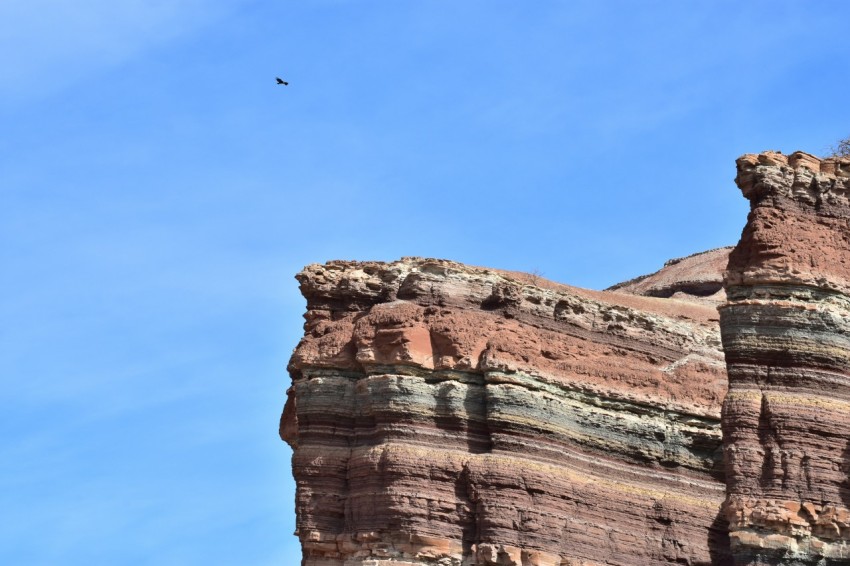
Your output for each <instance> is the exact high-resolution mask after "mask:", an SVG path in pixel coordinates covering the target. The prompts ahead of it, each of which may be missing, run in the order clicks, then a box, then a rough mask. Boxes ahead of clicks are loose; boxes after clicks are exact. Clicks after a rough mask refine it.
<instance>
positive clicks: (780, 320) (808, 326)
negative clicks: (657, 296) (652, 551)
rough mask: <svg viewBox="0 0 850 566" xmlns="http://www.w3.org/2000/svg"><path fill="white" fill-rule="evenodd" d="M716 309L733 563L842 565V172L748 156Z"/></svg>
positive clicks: (848, 369) (845, 524)
mask: <svg viewBox="0 0 850 566" xmlns="http://www.w3.org/2000/svg"><path fill="white" fill-rule="evenodd" d="M737 183H738V185H739V187H740V188H741V190H742V192H743V193H744V196H745V197H747V198H748V199H749V200H750V203H751V212H750V215H749V218H748V221H747V226H746V228H745V229H744V233H743V235H742V237H741V241H740V243H739V244H738V246H737V247H736V248H735V250H734V251H733V252H732V254H731V256H730V259H729V266H728V271H727V273H726V291H727V293H728V298H729V302H728V304H726V305H725V306H723V307H721V310H720V314H721V329H722V335H723V346H724V349H725V351H726V361H727V367H728V373H729V394H728V396H727V397H726V401H725V403H724V407H723V433H724V445H725V459H726V472H727V484H728V500H727V516H728V518H729V521H730V523H731V524H730V531H731V538H732V542H733V545H734V549H735V554H736V556H737V563H738V564H813V565H814V564H818V565H821V564H850V547H848V544H847V542H848V540H850V509H848V506H850V484H848V472H850V426H848V425H849V424H850V419H848V413H850V381H848V377H850V365H848V361H850V300H848V291H850V261H848V258H850V254H848V252H850V200H848V197H850V160H844V161H841V160H825V161H821V160H819V159H817V158H815V157H813V156H810V155H808V154H804V153H795V154H792V155H791V156H788V157H786V156H784V155H781V154H777V153H770V152H769V153H763V154H761V155H757V156H756V155H745V156H743V157H741V158H740V159H739V160H738V177H737Z"/></svg>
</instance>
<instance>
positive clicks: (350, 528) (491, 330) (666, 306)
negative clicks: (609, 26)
mask: <svg viewBox="0 0 850 566" xmlns="http://www.w3.org/2000/svg"><path fill="white" fill-rule="evenodd" d="M298 279H299V281H300V283H301V290H302V292H303V294H304V296H305V297H306V298H307V303H308V304H307V309H308V310H307V314H306V315H305V318H306V324H305V335H304V338H303V339H302V341H301V343H300V344H299V346H298V348H297V349H296V351H295V353H294V354H293V357H292V360H291V363H290V366H289V369H290V373H291V376H292V379H293V387H292V388H291V389H290V392H289V400H288V402H287V406H286V409H285V411H284V415H283V417H282V420H281V435H282V436H283V438H284V439H285V440H287V442H289V443H290V444H291V445H292V446H293V448H294V455H293V473H294V475H295V479H296V482H297V496H296V499H297V501H296V510H297V535H298V536H299V537H300V539H301V541H302V547H303V551H304V564H305V565H307V566H326V565H327V566H330V565H335V566H336V565H340V566H342V565H346V566H348V565H364V566H365V565H369V566H377V565H381V566H383V565H390V564H392V565H424V564H429V565H441V566H449V565H455V566H461V565H515V566H520V565H521V566H531V565H536V566H580V565H581V566H590V565H602V564H605V565H622V566H636V565H641V566H654V565H668V564H691V565H700V564H702V565H708V564H726V563H728V560H729V554H728V539H726V538H725V525H724V523H723V519H722V517H720V516H719V512H720V509H721V504H722V501H723V498H724V494H725V492H724V483H723V472H722V465H721V451H720V446H721V437H720V429H719V410H720V404H721V401H722V399H723V396H724V394H725V389H726V375H725V371H724V369H725V368H724V365H723V360H722V355H721V353H720V350H719V333H718V326H717V313H716V309H715V308H714V307H713V306H708V305H703V304H699V303H695V302H687V301H681V300H676V299H661V298H651V297H644V296H638V295H632V294H625V293H617V292H595V291H586V290H581V289H575V288H572V287H567V286H563V285H558V284H555V283H551V282H547V281H543V280H540V279H538V278H535V277H532V276H527V275H521V274H513V273H508V272H501V271H495V270H487V269H481V268H474V267H469V266H464V265H461V264H457V263H453V262H448V261H441V260H429V259H419V258H407V259H404V260H401V261H398V262H394V263H376V262H364V263H355V262H330V263H328V264H325V265H312V266H309V267H307V268H306V269H305V270H304V271H303V272H302V273H301V274H299V275H298Z"/></svg>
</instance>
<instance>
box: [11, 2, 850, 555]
mask: <svg viewBox="0 0 850 566" xmlns="http://www.w3.org/2000/svg"><path fill="white" fill-rule="evenodd" d="M848 20H850V5H848V4H846V3H845V2H841V1H833V2H830V1H821V2H816V3H811V2H802V1H799V2H783V1H776V0H774V1H770V2H762V1H752V2H737V1H735V2H732V1H728V2H727V1H715V0H712V1H695V0H694V1H677V2H674V1H668V2H651V1H645V2H638V1H633V2H625V1H609V2H603V1H598V0H597V1H590V2H545V1H541V2H534V3H520V2H506V1H492V0H490V1H483V0H482V1H462V2H449V1H422V2H397V1H389V0H387V1H382V2H377V1H362V2H349V1H344V0H336V1H312V2H296V1H265V2H261V1H248V0H245V1H237V0H234V1H218V0H205V1H201V0H167V1H166V0H159V1H157V0H121V1H116V0H76V1H74V2H70V1H69V0H66V1H62V0H52V1H51V0H5V1H4V2H3V3H1V4H0V125H2V133H3V135H2V136H0V195H2V202H1V203H0V204H2V206H0V241H2V246H0V260H2V263H3V266H4V269H3V270H2V278H0V286H2V287H0V291H2V292H0V297H2V298H0V315H2V319H3V321H4V325H3V329H2V335H1V336H2V339H0V375H2V385H3V386H2V389H0V408H2V413H3V416H2V418H0V432H2V435H3V438H4V442H3V443H2V445H0V486H2V489H0V507H1V508H2V509H3V513H2V514H0V563H3V564H59V563H61V564H88V565H90V564H157V565H163V564H180V565H184V564H205V565H206V564H283V565H290V564H297V563H298V561H299V558H298V557H299V548H298V544H297V541H296V539H295V537H293V536H292V532H293V529H294V512H293V497H294V486H293V482H292V476H291V473H290V469H289V458H290V455H291V452H290V451H289V449H288V447H287V446H286V445H285V444H283V443H282V442H281V441H280V439H279V438H278V437H277V420H278V417H279V415H280V410H281V408H282V406H283V402H284V392H285V390H286V388H287V387H288V383H289V378H288V376H287V375H286V372H285V366H286V362H287V359H288V357H289V355H290V353H291V351H292V348H293V347H294V346H295V344H296V343H297V340H298V337H299V334H300V331H301V324H302V322H303V320H302V318H301V314H302V312H303V310H304V301H303V299H301V297H300V295H299V293H298V289H297V284H296V282H295V280H294V279H293V275H294V274H295V273H296V272H297V271H298V270H299V269H300V268H301V267H302V266H303V265H305V264H308V263H313V262H323V261H326V260H329V259H364V260H365V259H379V260H392V259H396V258H398V257H400V256H405V255H420V256H430V257H441V258H449V259H454V260H458V261H462V262H466V263H471V264H475V265H486V266H492V267H500V268H505V269H515V270H524V271H531V270H537V271H539V272H542V273H543V275H544V276H545V277H548V278H550V279H554V280H556V281H561V282H566V283H571V284H576V285H580V286H585V287H591V288H603V287H606V286H608V285H610V284H613V283H615V282H617V281H620V280H624V279H628V278H630V277H633V276H636V275H639V274H641V273H646V272H651V271H654V270H655V269H657V268H659V267H660V266H661V265H662V264H663V262H664V261H665V260H666V259H669V258H671V257H677V256H682V255H687V254H690V253H693V252H697V251H700V250H704V249H708V248H713V247H717V246H723V245H728V244H733V243H735V242H736V240H737V238H738V236H739V234H740V230H741V228H742V227H743V225H744V222H745V217H746V211H747V208H746V203H745V201H744V199H743V198H742V197H741V196H740V194H739V193H738V191H737V189H736V188H735V186H734V183H733V181H732V179H733V178H734V175H735V170H734V160H735V158H736V157H737V156H738V155H740V154H742V153H745V152H757V151H760V150H765V149H780V150H783V151H786V152H790V151H793V150H796V149H803V150H807V151H810V152H813V153H823V152H824V151H825V150H826V149H827V148H828V147H829V146H830V144H832V143H833V142H835V141H836V140H837V139H839V138H841V137H844V136H847V135H850V105H848V104H847V96H848V95H847V93H848V92H850V73H848V72H847V65H848V61H850V58H848V55H850V53H848V49H850V47H848V44H847V41H846V22H847V21H848ZM278 75H279V76H282V77H284V78H286V79H287V80H288V81H290V83H291V84H290V86H288V87H282V86H277V85H275V84H274V78H275V76H278Z"/></svg>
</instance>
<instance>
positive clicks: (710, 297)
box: [607, 247, 732, 305]
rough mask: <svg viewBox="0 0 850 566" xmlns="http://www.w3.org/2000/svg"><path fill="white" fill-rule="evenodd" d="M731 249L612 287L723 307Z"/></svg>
mask: <svg viewBox="0 0 850 566" xmlns="http://www.w3.org/2000/svg"><path fill="white" fill-rule="evenodd" d="M731 251H732V248H731V247H728V248H717V249H715V250H708V251H706V252H700V253H698V254H693V255H690V256H688V257H683V258H678V259H671V260H670V261H668V262H667V263H665V264H664V268H663V269H661V270H659V271H656V272H655V273H652V274H650V275H643V276H641V277H637V278H635V279H632V280H630V281H626V282H624V283H618V284H616V285H614V286H613V287H610V288H608V289H607V290H608V291H619V292H621V293H631V294H634V295H645V296H647V297H665V298H673V299H683V300H687V301H695V302H704V303H706V304H712V305H720V304H722V303H725V302H726V293H725V292H724V291H723V272H724V270H725V269H726V264H727V263H729V252H731Z"/></svg>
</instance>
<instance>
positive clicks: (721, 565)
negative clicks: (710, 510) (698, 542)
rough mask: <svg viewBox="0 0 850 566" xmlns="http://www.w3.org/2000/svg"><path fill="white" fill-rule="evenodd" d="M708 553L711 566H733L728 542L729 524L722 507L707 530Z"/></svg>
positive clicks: (733, 562) (733, 561) (730, 546)
mask: <svg viewBox="0 0 850 566" xmlns="http://www.w3.org/2000/svg"><path fill="white" fill-rule="evenodd" d="M708 553H709V556H711V566H735V560H734V559H733V558H732V545H731V543H730V542H729V522H728V521H727V520H726V517H725V515H724V512H723V507H722V506H721V508H720V510H718V511H717V515H716V516H715V517H714V521H713V522H712V523H711V526H710V527H709V528H708Z"/></svg>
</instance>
